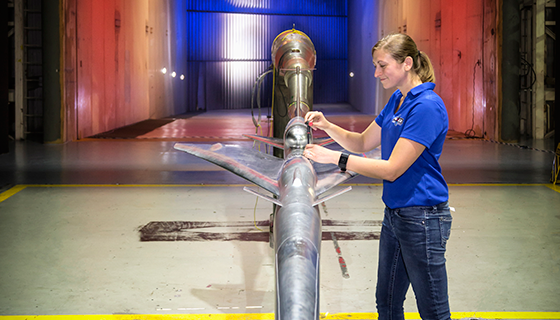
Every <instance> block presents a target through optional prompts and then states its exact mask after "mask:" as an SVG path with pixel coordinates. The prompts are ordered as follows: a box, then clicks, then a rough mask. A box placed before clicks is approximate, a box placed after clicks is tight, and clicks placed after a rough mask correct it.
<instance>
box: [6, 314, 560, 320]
mask: <svg viewBox="0 0 560 320" xmlns="http://www.w3.org/2000/svg"><path fill="white" fill-rule="evenodd" d="M404 318H405V319H407V320H417V319H418V320H420V319H421V318H420V315H419V314H418V313H414V312H405V314H404ZM451 318H452V319H465V318H467V319H520V320H525V319H527V320H529V319H530V320H537V319H543V320H545V319H546V320H548V319H560V312H452V313H451ZM25 319H34V320H70V319H76V320H83V319H88V320H148V319H150V320H167V319H174V320H177V319H180V320H195V319H211V320H274V314H273V313H230V314H225V313H221V314H113V315H27V316H0V320H25ZM320 319H321V320H331V319H332V320H335V319H348V320H358V319H378V316H377V313H374V312H356V313H352V312H342V313H328V312H327V313H321V316H320Z"/></svg>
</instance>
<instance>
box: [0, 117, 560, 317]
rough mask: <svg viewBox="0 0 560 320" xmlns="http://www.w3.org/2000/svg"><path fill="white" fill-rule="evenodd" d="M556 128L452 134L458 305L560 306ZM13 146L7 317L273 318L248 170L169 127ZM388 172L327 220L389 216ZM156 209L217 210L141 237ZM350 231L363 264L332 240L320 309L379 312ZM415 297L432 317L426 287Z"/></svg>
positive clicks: (350, 246)
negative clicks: (204, 155)
mask: <svg viewBox="0 0 560 320" xmlns="http://www.w3.org/2000/svg"><path fill="white" fill-rule="evenodd" d="M236 114H237V113H236ZM220 116H223V113H221V114H220ZM231 116H235V115H233V114H232V115H231ZM242 116H244V115H242ZM204 117H208V114H206V115H204ZM195 118H196V117H195ZM210 118H211V117H210ZM247 118H248V119H249V121H250V115H247ZM230 143H237V144H241V145H243V146H245V147H247V148H250V147H251V146H252V145H251V144H250V143H248V142H245V141H233V140H232V141H231V142H230ZM550 144H551V143H550V142H549V141H540V142H532V141H526V142H524V143H523V145H525V146H527V147H528V148H520V147H518V146H515V145H506V144H499V143H493V142H487V141H482V140H472V139H470V140H465V139H448V140H447V141H446V144H445V148H444V152H443V155H442V158H441V164H442V167H443V171H444V175H445V177H446V179H447V181H448V183H449V184H450V204H451V206H453V207H454V208H455V209H456V211H455V213H454V221H453V228H452V236H451V240H450V241H449V243H448V254H447V257H448V272H449V283H450V303H451V309H452V312H453V317H454V318H496V319H497V318H510V319H560V188H559V187H554V186H552V185H551V184H549V179H550V175H551V168H552V159H553V157H554V154H553V153H552V152H549V151H548V150H552V146H551V145H550ZM11 147H12V149H11V150H12V152H11V153H9V154H5V155H0V188H1V189H0V257H1V258H0V318H2V319H4V318H5V319H8V318H14V319H15V317H11V316H14V315H40V316H46V315H89V316H88V318H92V317H91V315H112V316H113V317H117V318H114V319H122V316H123V315H128V314H135V316H131V318H130V319H140V318H142V317H140V316H138V315H145V316H146V317H147V318H150V317H151V318H153V317H155V316H157V315H163V316H164V317H163V318H166V317H167V318H188V319H194V318H198V317H200V316H201V315H202V316H204V317H208V315H212V316H213V317H214V318H220V319H238V318H239V317H236V316H235V315H239V316H242V317H243V318H244V319H270V318H271V317H272V318H273V316H272V315H271V313H273V312H274V299H273V297H274V264H273V252H272V250H271V249H270V248H269V245H268V243H267V242H265V241H263V239H266V237H267V234H268V233H267V232H268V229H267V228H268V227H266V226H263V225H260V226H259V227H258V228H257V227H255V226H254V225H253V224H254V221H266V220H268V219H269V214H270V213H271V211H272V208H271V205H270V204H269V203H267V202H264V201H262V200H257V199H256V197H254V196H252V195H251V194H248V193H246V192H243V191H242V186H243V185H247V182H246V181H245V180H243V179H241V178H238V177H236V176H234V175H233V174H231V173H229V172H227V171H224V170H222V169H220V168H218V167H216V166H214V165H212V164H209V163H206V162H205V161H202V160H198V159H196V158H194V157H192V156H190V155H187V154H185V153H182V152H179V151H176V150H174V149H173V141H170V139H169V137H165V139H157V138H152V139H144V140H141V141H140V140H127V141H122V140H114V141H100V140H94V141H79V142H71V143H67V144H63V145H41V144H36V143H31V142H17V143H14V144H13V145H12V146H11ZM379 182H380V181H376V180H373V179H369V178H365V177H357V178H355V179H354V180H352V181H351V183H352V184H353V185H354V186H353V190H352V191H351V192H349V193H346V194H344V195H341V196H339V197H337V198H335V199H333V200H330V201H327V202H326V203H325V205H324V206H322V207H321V214H322V218H323V219H324V220H333V221H338V222H340V223H339V225H341V226H337V227H333V226H329V225H327V226H324V228H323V232H346V233H348V234H352V233H357V232H366V233H369V234H375V233H377V232H379V230H380V227H379V226H378V225H379V221H380V220H381V219H382V214H383V204H382V202H381V200H380V197H381V186H380V185H379ZM150 222H154V223H156V224H157V223H158V222H175V223H182V225H187V226H192V225H195V224H196V223H199V224H200V223H201V222H208V224H206V225H204V228H197V229H193V228H194V227H193V228H190V229H189V228H187V229H184V230H182V232H181V233H180V234H178V233H174V234H173V233H171V234H170V236H169V238H168V239H167V240H168V241H161V240H160V241H158V240H155V241H141V236H142V235H143V232H144V230H145V229H143V227H145V226H146V225H147V224H149V223H150ZM189 223H190V224H189ZM205 235H212V236H213V239H214V240H207V239H208V237H206V236H205ZM173 237H175V238H173ZM231 239H235V240H231ZM173 240H175V241H173ZM338 245H339V246H340V251H341V255H342V257H343V258H344V260H345V262H346V265H347V272H348V277H344V276H343V273H342V271H341V266H340V263H339V256H338V254H337V252H336V250H335V247H334V245H333V242H332V241H330V240H329V241H326V240H325V241H323V244H322V251H321V253H322V257H321V312H323V313H325V314H324V317H326V318H329V319H341V318H344V319H371V318H375V317H376V315H375V314H374V312H375V298H374V293H375V283H376V269H377V243H376V240H360V239H357V238H351V239H348V240H344V239H343V240H341V239H339V241H338ZM405 311H406V312H407V317H408V318H409V319H415V318H418V316H417V315H416V314H415V312H416V311H417V310H416V306H415V302H414V294H413V292H412V290H410V291H409V295H408V298H407V301H406V303H405ZM327 313H328V314H327ZM165 315H167V316H165ZM171 315H173V316H171ZM119 317H120V318H119ZM39 318H41V317H39ZM103 318H104V319H110V318H111V317H107V316H104V317H103ZM18 319H19V318H18ZM127 319H128V318H127ZM239 319H240V318H239Z"/></svg>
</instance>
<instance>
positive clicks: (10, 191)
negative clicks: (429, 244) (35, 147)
mask: <svg viewBox="0 0 560 320" xmlns="http://www.w3.org/2000/svg"><path fill="white" fill-rule="evenodd" d="M382 185H383V184H381V183H344V184H340V186H355V187H365V186H371V187H380V186H382ZM250 186H253V185H252V184H22V185H16V186H14V187H12V188H10V189H8V190H7V191H4V192H2V193H0V202H2V201H4V200H6V199H8V198H10V197H11V196H13V195H15V194H16V193H18V192H20V191H21V190H23V189H25V188H201V187H250ZM449 186H450V187H543V186H544V187H548V188H550V189H552V190H554V191H556V192H559V193H560V186H557V185H553V184H550V183H533V184H514V183H504V184H499V183H468V184H460V183H451V184H449Z"/></svg>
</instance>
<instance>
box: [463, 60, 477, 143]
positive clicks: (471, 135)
mask: <svg viewBox="0 0 560 320" xmlns="http://www.w3.org/2000/svg"><path fill="white" fill-rule="evenodd" d="M479 65H480V60H478V61H476V63H475V64H474V67H473V82H472V85H473V90H472V124H471V128H470V129H468V130H467V131H465V135H466V136H467V137H469V138H475V137H476V132H475V131H474V98H475V93H476V87H475V83H476V67H477V66H479Z"/></svg>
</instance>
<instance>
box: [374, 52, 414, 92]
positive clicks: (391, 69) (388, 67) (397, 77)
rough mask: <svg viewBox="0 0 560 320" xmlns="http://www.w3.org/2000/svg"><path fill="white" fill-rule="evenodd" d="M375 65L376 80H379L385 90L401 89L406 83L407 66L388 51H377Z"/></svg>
mask: <svg viewBox="0 0 560 320" xmlns="http://www.w3.org/2000/svg"><path fill="white" fill-rule="evenodd" d="M373 65H374V67H375V74H374V76H375V77H376V78H379V81H381V84H383V88H385V89H390V88H395V87H397V88H399V87H401V86H402V85H403V84H404V83H405V81H406V78H407V77H406V76H407V73H406V68H405V67H406V64H405V63H398V62H397V60H395V59H394V58H393V57H392V56H391V55H390V54H389V53H387V51H385V50H384V49H378V50H375V52H374V53H373Z"/></svg>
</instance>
